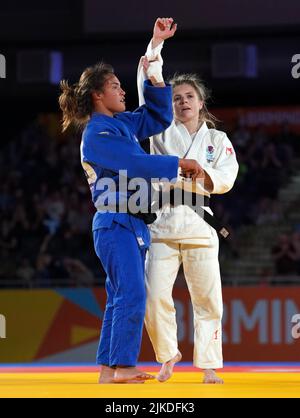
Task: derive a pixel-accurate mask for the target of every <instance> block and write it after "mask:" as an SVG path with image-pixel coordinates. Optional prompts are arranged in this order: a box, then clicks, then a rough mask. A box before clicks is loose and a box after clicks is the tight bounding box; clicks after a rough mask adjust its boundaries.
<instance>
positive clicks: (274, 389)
mask: <svg viewBox="0 0 300 418" xmlns="http://www.w3.org/2000/svg"><path fill="white" fill-rule="evenodd" d="M139 367H140V368H141V369H142V370H145V371H147V372H149V373H153V374H157V373H158V371H159V368H158V367H157V366H153V365H149V364H142V365H140V366H139ZM218 374H219V376H220V377H222V378H223V379H224V381H225V383H224V385H213V384H207V385H205V384H202V383H201V381H202V378H203V373H202V372H201V371H199V370H197V369H195V368H193V367H192V366H190V365H184V364H183V365H177V366H176V367H175V371H174V374H173V376H172V378H171V379H170V380H168V381H167V382H165V383H159V382H158V381H157V380H155V381H148V382H146V383H144V384H105V385H99V384H98V376H99V368H98V367H95V366H54V365H53V366H40V365H39V366H34V367H33V366H23V367H22V366H10V365H7V366H1V365H0V398H106V400H108V399H110V398H123V399H124V398H170V399H171V398H181V399H183V398H299V397H300V364H299V363H297V364H288V365H286V364H261V363H260V364H252V365H241V364H239V365H234V364H233V365H230V364H229V365H226V366H225V367H224V369H222V370H220V371H219V373H218Z"/></svg>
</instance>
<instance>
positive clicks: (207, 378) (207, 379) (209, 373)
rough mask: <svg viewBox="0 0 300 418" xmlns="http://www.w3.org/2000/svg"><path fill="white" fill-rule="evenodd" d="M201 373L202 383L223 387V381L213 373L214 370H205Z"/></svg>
mask: <svg viewBox="0 0 300 418" xmlns="http://www.w3.org/2000/svg"><path fill="white" fill-rule="evenodd" d="M203 372H204V378H203V383H208V384H211V383H212V384H219V385H223V383H224V380H223V379H221V378H220V377H219V376H217V375H216V372H215V371H214V369H205V370H203Z"/></svg>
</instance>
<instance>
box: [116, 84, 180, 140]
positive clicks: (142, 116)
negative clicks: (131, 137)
mask: <svg viewBox="0 0 300 418" xmlns="http://www.w3.org/2000/svg"><path fill="white" fill-rule="evenodd" d="M144 96H145V102H146V104H145V105H143V106H140V107H139V108H138V109H136V110H135V111H134V112H124V113H121V114H119V115H118V116H117V119H121V120H123V121H124V122H125V123H130V125H131V129H132V131H133V132H134V133H135V135H136V137H137V138H138V140H140V141H143V140H144V139H146V138H148V137H149V136H153V135H156V134H159V133H161V132H163V131H164V130H166V129H167V128H168V127H169V126H170V125H171V123H172V121H173V108H172V88H171V86H170V85H167V86H166V87H154V86H152V84H151V83H150V82H149V81H148V80H146V81H145V82H144Z"/></svg>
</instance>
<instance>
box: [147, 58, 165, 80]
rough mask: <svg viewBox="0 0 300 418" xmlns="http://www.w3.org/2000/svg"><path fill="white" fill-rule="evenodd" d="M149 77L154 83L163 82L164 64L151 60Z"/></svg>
mask: <svg viewBox="0 0 300 418" xmlns="http://www.w3.org/2000/svg"><path fill="white" fill-rule="evenodd" d="M147 76H148V78H149V79H150V80H151V81H152V82H154V83H163V82H164V79H163V75H162V65H161V63H160V62H159V61H152V62H150V65H149V68H148V70H147Z"/></svg>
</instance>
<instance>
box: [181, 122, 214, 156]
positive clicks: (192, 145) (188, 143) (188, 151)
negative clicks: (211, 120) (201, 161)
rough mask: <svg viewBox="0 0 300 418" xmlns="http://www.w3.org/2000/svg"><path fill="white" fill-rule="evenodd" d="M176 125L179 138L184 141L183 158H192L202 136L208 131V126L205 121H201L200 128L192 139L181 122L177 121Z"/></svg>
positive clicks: (195, 153)
mask: <svg viewBox="0 0 300 418" xmlns="http://www.w3.org/2000/svg"><path fill="white" fill-rule="evenodd" d="M176 127H177V129H178V131H179V132H180V134H181V138H182V140H183V142H184V146H185V154H184V157H185V158H187V157H188V158H193V155H197V151H198V150H199V146H200V144H201V141H202V139H203V137H204V135H205V134H206V133H207V132H208V127H207V125H206V122H203V124H202V125H201V128H200V129H199V130H198V132H197V134H196V136H195V138H194V140H192V138H191V135H190V133H189V131H188V130H187V128H186V127H185V126H184V124H183V123H181V122H179V123H176Z"/></svg>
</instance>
